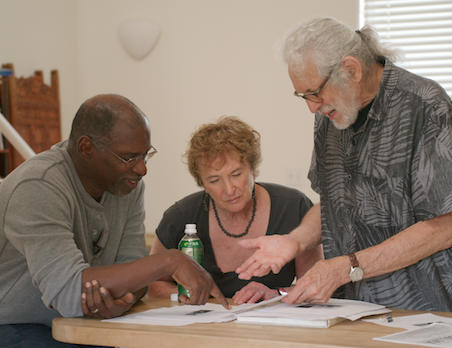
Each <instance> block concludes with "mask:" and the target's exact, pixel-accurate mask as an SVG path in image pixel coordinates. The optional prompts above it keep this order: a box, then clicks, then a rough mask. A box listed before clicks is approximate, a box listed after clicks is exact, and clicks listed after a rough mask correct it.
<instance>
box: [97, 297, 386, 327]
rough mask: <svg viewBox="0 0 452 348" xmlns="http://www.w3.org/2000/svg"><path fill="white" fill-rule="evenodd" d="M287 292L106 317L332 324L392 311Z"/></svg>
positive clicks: (177, 323)
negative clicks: (295, 299)
mask: <svg viewBox="0 0 452 348" xmlns="http://www.w3.org/2000/svg"><path fill="white" fill-rule="evenodd" d="M282 297H283V296H279V297H275V298H273V299H271V300H268V301H262V302H259V303H252V304H242V305H239V306H233V308H232V309H231V310H227V309H225V308H224V307H223V306H222V305H220V304H214V303H207V304H205V305H203V306H188V305H185V306H174V307H165V308H158V309H150V310H148V311H144V312H140V313H134V314H128V315H125V316H122V317H118V318H113V319H106V320H103V321H109V322H119V323H131V324H148V325H164V326H181V325H189V324H195V323H221V322H227V321H232V320H236V319H237V322H239V323H260V324H271V325H291V326H310V327H329V326H331V325H333V323H336V322H338V321H340V320H344V319H350V320H356V319H359V318H361V317H363V316H367V315H374V314H381V313H387V312H390V310H388V309H386V308H385V307H384V306H379V305H375V304H371V303H367V302H361V301H352V300H338V299H331V300H330V301H328V303H326V304H323V305H308V304H301V305H300V304H298V305H296V304H294V305H288V304H285V303H283V302H281V298H282Z"/></svg>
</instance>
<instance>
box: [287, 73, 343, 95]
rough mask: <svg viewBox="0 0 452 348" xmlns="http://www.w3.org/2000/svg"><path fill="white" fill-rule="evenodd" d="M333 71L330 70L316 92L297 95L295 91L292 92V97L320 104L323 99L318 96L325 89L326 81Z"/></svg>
mask: <svg viewBox="0 0 452 348" xmlns="http://www.w3.org/2000/svg"><path fill="white" fill-rule="evenodd" d="M333 70H334V69H332V70H331V71H330V73H329V74H328V76H327V77H326V79H325V81H323V83H322V84H321V85H320V87H319V88H317V90H316V91H315V92H312V93H298V92H297V91H295V92H293V95H294V96H295V97H298V98H303V99H305V100H309V101H312V102H314V103H321V102H323V99H322V98H321V97H319V95H318V94H319V93H320V92H321V91H322V89H323V87H325V85H326V83H327V82H328V80H329V79H330V77H331V74H332V73H333Z"/></svg>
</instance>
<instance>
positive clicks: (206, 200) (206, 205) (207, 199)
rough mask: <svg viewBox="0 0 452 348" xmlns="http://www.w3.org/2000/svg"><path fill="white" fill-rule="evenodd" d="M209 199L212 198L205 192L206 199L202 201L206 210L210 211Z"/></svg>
mask: <svg viewBox="0 0 452 348" xmlns="http://www.w3.org/2000/svg"><path fill="white" fill-rule="evenodd" d="M209 200H210V196H209V194H208V193H205V195H204V201H203V202H202V205H203V206H204V211H209Z"/></svg>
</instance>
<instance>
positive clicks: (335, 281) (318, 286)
mask: <svg viewBox="0 0 452 348" xmlns="http://www.w3.org/2000/svg"><path fill="white" fill-rule="evenodd" d="M337 259H338V258H335V259H330V260H320V261H318V262H317V263H316V264H315V265H314V266H313V267H312V268H311V269H309V270H308V271H307V272H306V273H305V275H304V276H303V277H301V278H300V279H298V280H297V283H296V285H295V287H294V288H293V289H292V291H290V292H289V294H288V295H287V296H285V297H284V298H283V300H282V301H284V302H286V303H287V304H292V303H302V302H306V303H326V302H328V300H329V299H330V297H331V295H333V293H334V291H335V290H336V289H337V288H339V287H340V286H341V285H343V284H345V283H346V282H347V281H350V279H348V280H347V277H345V278H344V274H346V271H343V269H347V264H346V265H345V266H344V267H342V265H341V266H339V265H338V263H337ZM344 279H345V280H344Z"/></svg>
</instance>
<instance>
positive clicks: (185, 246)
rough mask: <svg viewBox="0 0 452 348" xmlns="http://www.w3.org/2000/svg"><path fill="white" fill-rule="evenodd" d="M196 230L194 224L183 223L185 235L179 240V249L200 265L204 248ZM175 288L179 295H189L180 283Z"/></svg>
mask: <svg viewBox="0 0 452 348" xmlns="http://www.w3.org/2000/svg"><path fill="white" fill-rule="evenodd" d="M197 232H198V231H197V230H196V224H186V225H185V235H184V236H183V237H182V239H181V240H180V242H179V250H180V251H182V252H183V253H184V254H187V255H188V256H190V257H191V258H192V259H194V260H195V261H196V262H198V263H199V264H200V265H201V266H202V265H203V261H204V248H203V246H202V242H201V240H200V239H199V237H198V235H197V234H196V233H197ZM177 290H178V292H179V295H182V294H183V295H186V296H187V297H190V292H189V291H188V290H187V289H185V288H184V287H183V286H182V285H180V284H178V285H177Z"/></svg>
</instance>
